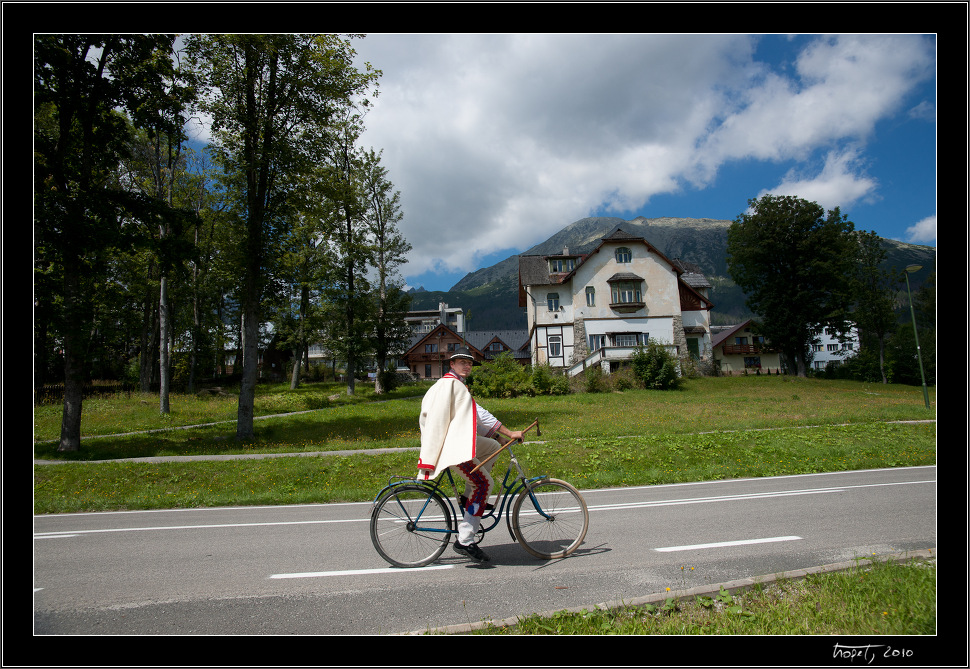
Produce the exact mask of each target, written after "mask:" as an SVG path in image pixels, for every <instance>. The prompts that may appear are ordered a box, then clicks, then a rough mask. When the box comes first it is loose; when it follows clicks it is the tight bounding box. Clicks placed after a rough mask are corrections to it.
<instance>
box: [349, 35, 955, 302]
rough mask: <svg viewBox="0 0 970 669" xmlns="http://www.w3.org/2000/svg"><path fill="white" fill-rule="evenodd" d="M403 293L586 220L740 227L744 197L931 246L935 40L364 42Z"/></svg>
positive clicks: (458, 38)
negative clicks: (711, 222)
mask: <svg viewBox="0 0 970 669" xmlns="http://www.w3.org/2000/svg"><path fill="white" fill-rule="evenodd" d="M354 46H355V48H356V49H357V51H358V54H359V56H360V58H361V59H362V60H367V61H369V62H370V63H371V64H372V65H373V66H374V67H376V68H378V69H380V70H382V71H383V76H382V78H381V93H380V95H379V97H378V98H377V99H376V106H375V108H374V109H373V110H372V111H371V112H370V113H369V114H368V116H367V118H366V120H365V123H366V125H367V131H366V133H365V135H364V137H363V141H362V143H363V145H364V146H372V147H374V148H375V149H381V150H383V163H384V165H385V166H386V167H387V168H388V170H389V178H390V179H391V181H392V182H393V183H394V186H395V188H396V189H397V190H399V191H400V192H401V200H402V209H403V213H404V219H403V221H402V223H401V229H402V231H403V233H404V235H405V236H406V237H407V239H408V241H410V242H411V244H412V245H413V246H414V250H413V251H412V253H411V254H410V256H409V262H408V264H407V265H406V266H405V268H404V271H403V274H404V278H405V279H406V282H407V284H408V285H409V286H414V287H418V286H424V287H425V288H426V289H428V290H447V289H449V288H450V287H451V286H453V285H454V284H455V283H456V282H457V281H458V280H459V279H460V278H461V277H462V276H464V275H465V274H466V273H468V272H470V271H474V270H476V269H478V268H480V267H487V266H489V265H492V264H494V263H495V262H498V261H499V260H502V259H504V258H506V257H508V256H509V255H511V254H514V253H519V252H522V251H525V250H527V249H528V248H530V247H531V246H533V245H535V244H537V243H539V242H542V241H544V240H545V239H547V238H548V237H550V236H551V235H553V234H554V233H555V232H557V231H558V230H560V229H562V228H563V227H565V226H566V225H569V224H570V223H572V222H573V221H576V220H578V219H581V218H583V217H586V216H618V217H620V218H624V219H630V218H634V217H636V216H645V217H648V218H654V217H661V216H675V217H689V218H723V219H729V220H733V219H734V218H735V217H736V216H737V215H738V214H740V213H742V212H743V211H744V209H745V207H746V206H747V201H748V200H749V199H750V198H756V197H759V196H760V195H762V194H764V193H768V192H771V193H775V194H794V195H798V196H799V197H803V198H805V199H807V200H812V201H815V202H818V203H819V204H821V205H823V206H824V207H826V208H833V207H835V206H839V207H840V208H841V210H842V212H843V213H845V214H847V215H848V216H849V219H850V220H852V221H853V222H854V223H855V226H856V228H857V229H863V230H874V231H876V232H877V233H878V234H880V235H881V236H883V237H888V238H893V239H898V240H902V241H907V242H912V243H917V244H927V245H931V246H935V245H936V181H937V179H936V98H937V93H936V69H937V62H936V39H935V37H934V36H932V35H906V34H892V35H873V34H867V35H808V36H800V35H764V36H759V35H741V34H730V35H689V34H684V35H650V34H635V35H633V34H596V35H583V34H562V35H555V34H536V35H532V34H481V35H472V34H406V35H404V34H370V35H368V36H367V37H365V38H363V39H361V40H355V44H354Z"/></svg>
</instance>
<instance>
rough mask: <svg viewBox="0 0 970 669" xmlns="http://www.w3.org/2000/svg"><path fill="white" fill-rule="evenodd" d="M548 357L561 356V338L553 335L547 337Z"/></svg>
mask: <svg viewBox="0 0 970 669" xmlns="http://www.w3.org/2000/svg"><path fill="white" fill-rule="evenodd" d="M548 346H549V357H550V358H558V357H560V356H561V355H562V337H560V336H559V335H553V336H551V337H549V342H548Z"/></svg>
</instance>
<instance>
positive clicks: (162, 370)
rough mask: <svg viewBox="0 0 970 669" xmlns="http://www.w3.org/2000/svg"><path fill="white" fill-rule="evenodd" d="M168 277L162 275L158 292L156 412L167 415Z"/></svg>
mask: <svg viewBox="0 0 970 669" xmlns="http://www.w3.org/2000/svg"><path fill="white" fill-rule="evenodd" d="M168 317H169V314H168V277H167V276H166V275H164V274H163V275H162V277H161V279H160V281H159V290H158V327H159V331H158V379H159V389H158V410H159V411H160V412H161V413H163V414H167V413H170V410H169V400H168V394H169V373H170V365H169V320H168Z"/></svg>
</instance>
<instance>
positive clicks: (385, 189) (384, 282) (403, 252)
mask: <svg viewBox="0 0 970 669" xmlns="http://www.w3.org/2000/svg"><path fill="white" fill-rule="evenodd" d="M380 160H381V155H380V153H375V152H374V151H373V150H370V151H365V152H364V154H363V164H362V166H363V190H364V193H365V194H366V197H367V202H368V210H367V221H368V225H369V227H370V234H371V236H372V237H373V242H374V260H373V264H374V268H375V270H376V273H377V291H376V295H375V297H374V299H375V300H376V303H377V304H376V309H375V322H374V357H375V359H376V362H377V377H376V380H375V386H374V392H375V393H376V394H378V395H379V394H382V393H383V392H384V391H385V389H387V390H391V389H392V388H390V387H389V386H390V385H391V383H390V381H389V380H390V379H391V378H392V376H391V374H390V373H392V372H393V370H388V369H387V362H388V358H389V357H390V356H391V354H392V353H394V352H395V351H401V350H403V349H404V348H405V347H406V346H405V345H406V344H407V342H408V340H409V336H410V327H408V324H407V321H406V320H405V316H406V315H407V311H408V309H409V308H410V305H411V297H410V295H408V294H407V293H406V292H404V289H403V281H401V280H400V277H399V274H398V268H399V267H400V266H401V265H403V264H404V263H406V262H407V253H408V252H409V251H410V250H411V244H410V243H408V241H407V240H406V239H405V238H404V235H402V234H401V231H400V229H399V228H398V223H399V222H400V221H401V218H402V216H403V214H402V213H401V204H400V201H401V194H400V193H399V192H397V191H394V190H392V189H393V186H392V184H391V182H390V180H389V179H388V177H387V169H386V168H385V167H384V166H382V165H381V164H380Z"/></svg>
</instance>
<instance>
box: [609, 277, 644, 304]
mask: <svg viewBox="0 0 970 669" xmlns="http://www.w3.org/2000/svg"><path fill="white" fill-rule="evenodd" d="M629 302H642V300H641V298H640V283H639V282H638V281H617V282H616V283H614V284H613V304H624V303H629Z"/></svg>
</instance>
